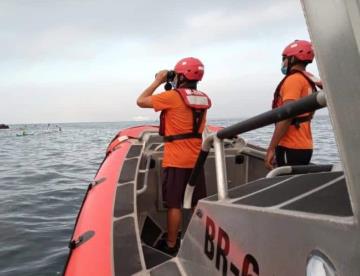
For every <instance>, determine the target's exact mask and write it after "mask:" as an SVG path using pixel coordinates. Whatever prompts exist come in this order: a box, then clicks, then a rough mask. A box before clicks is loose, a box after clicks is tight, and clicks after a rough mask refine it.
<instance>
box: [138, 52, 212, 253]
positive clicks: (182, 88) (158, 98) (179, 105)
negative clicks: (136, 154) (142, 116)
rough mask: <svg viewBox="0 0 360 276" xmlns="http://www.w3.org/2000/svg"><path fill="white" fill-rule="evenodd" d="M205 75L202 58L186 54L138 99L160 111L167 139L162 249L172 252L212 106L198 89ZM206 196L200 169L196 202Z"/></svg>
mask: <svg viewBox="0 0 360 276" xmlns="http://www.w3.org/2000/svg"><path fill="white" fill-rule="evenodd" d="M203 75H204V65H203V64H202V62H201V61H200V60H199V59H197V58H193V57H189V58H184V59H182V60H180V61H179V62H178V63H177V64H176V65H175V68H174V71H168V70H162V71H160V72H158V73H157V74H156V76H155V80H154V81H153V83H152V84H151V85H150V86H149V87H148V88H146V89H145V90H144V92H143V93H142V94H141V95H140V96H139V97H138V99H137V104H138V106H140V107H142V108H153V109H154V110H155V111H161V115H160V128H159V134H160V135H161V136H164V142H165V143H164V156H163V161H162V167H163V171H162V188H163V199H164V203H165V205H166V207H167V208H168V210H167V230H168V235H167V240H166V241H163V243H162V244H161V245H160V248H159V249H160V250H162V251H164V252H166V253H168V254H171V255H175V254H176V252H177V250H178V247H179V244H178V242H177V236H178V231H179V228H180V224H181V217H182V212H181V208H182V204H183V197H184V192H185V188H186V184H187V182H188V180H189V178H190V174H191V171H192V169H193V168H194V166H195V162H196V160H197V157H198V155H199V152H200V150H201V143H202V132H203V130H204V127H205V122H206V112H207V109H209V108H210V107H211V100H210V99H209V97H208V96H207V95H206V94H205V93H203V92H201V91H199V90H197V84H198V82H199V81H201V80H202V78H203ZM169 80H170V81H172V83H173V86H174V89H173V88H172V86H171V85H170V83H169ZM164 82H167V83H166V85H165V89H166V90H167V91H165V92H161V93H159V94H156V95H153V93H154V92H155V90H156V89H157V88H158V87H159V86H160V85H161V84H162V83H164ZM169 86H170V87H169ZM205 196H206V189H205V176H204V172H201V174H200V176H199V177H198V183H197V184H196V187H195V190H194V195H193V202H192V203H193V206H195V205H196V203H197V201H198V200H199V199H201V198H203V197H205Z"/></svg>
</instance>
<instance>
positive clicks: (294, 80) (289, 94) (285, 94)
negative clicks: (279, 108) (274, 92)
mask: <svg viewBox="0 0 360 276" xmlns="http://www.w3.org/2000/svg"><path fill="white" fill-rule="evenodd" d="M299 77H302V76H298V74H295V75H292V76H290V77H288V78H287V79H286V80H285V82H284V84H283V86H282V88H281V91H280V94H281V99H282V102H285V101H289V100H298V99H300V98H301V92H302V88H303V81H302V79H301V78H299Z"/></svg>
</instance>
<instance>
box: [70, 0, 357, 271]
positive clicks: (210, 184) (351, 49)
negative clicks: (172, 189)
mask: <svg viewBox="0 0 360 276" xmlns="http://www.w3.org/2000/svg"><path fill="white" fill-rule="evenodd" d="M301 2H302V5H303V9H304V12H305V17H306V20H307V24H308V28H309V31H310V35H311V38H312V42H313V44H314V46H315V52H316V55H317V63H318V65H319V71H320V75H321V78H322V80H323V82H324V91H320V92H317V93H313V94H312V95H310V96H308V97H304V98H302V99H301V100H299V101H296V102H293V103H289V104H287V105H285V106H283V107H279V108H276V109H273V110H271V111H268V112H265V113H262V114H260V115H258V116H255V117H253V118H250V119H248V120H245V121H243V122H239V123H237V124H235V125H232V126H229V127H226V128H223V129H216V128H210V131H209V132H208V133H207V134H206V135H205V136H204V137H203V138H204V139H203V145H202V149H201V152H200V154H199V157H198V160H197V162H196V166H195V168H194V170H193V172H192V175H191V177H190V180H189V183H188V184H187V187H186V191H185V196H184V208H188V207H189V202H191V198H192V192H193V190H194V185H195V184H194V183H196V182H195V181H194V179H196V177H197V172H198V171H199V168H202V167H204V168H205V178H206V185H207V192H208V197H206V198H204V199H202V200H200V201H199V203H198V205H197V206H196V208H195V210H194V212H193V213H192V212H191V210H189V211H187V212H184V218H183V224H182V226H181V236H180V237H179V238H180V239H181V246H180V249H179V252H178V254H177V256H169V255H167V254H164V253H163V252H161V251H159V250H158V249H157V247H158V246H157V245H158V243H159V242H160V241H161V240H162V239H164V238H165V237H166V209H165V208H164V205H163V200H162V195H161V192H160V191H161V189H160V183H161V182H160V179H161V161H162V155H163V142H162V138H161V137H160V136H159V135H158V134H157V131H158V129H157V127H155V126H139V127H133V128H129V129H125V130H122V131H120V132H119V133H118V135H116V137H115V138H114V140H113V141H112V142H111V143H110V145H109V147H108V149H107V152H106V157H105V159H104V161H103V163H102V165H101V166H100V169H99V171H98V172H97V174H96V177H95V179H94V181H93V182H92V183H91V184H90V185H89V187H88V190H87V193H86V196H85V198H84V201H83V204H82V206H81V209H80V212H79V215H78V217H77V219H76V223H75V228H74V232H73V235H72V238H71V241H70V244H69V247H70V252H69V257H68V260H67V263H66V265H65V270H64V274H65V275H67V276H73V275H78V276H79V275H80V276H83V275H86V276H88V275H101V276H102V275H104V276H107V275H155V276H156V275H241V276H250V275H252V276H259V275H262V276H263V275H265V276H267V275H269V276H273V275H276V276H289V275H291V276H303V275H306V276H314V275H316V276H335V275H346V276H348V275H349V276H352V275H354V276H355V275H360V269H359V263H360V235H359V233H360V224H359V221H360V207H359V206H360V167H359V156H360V139H359V137H360V128H359V126H358V117H359V106H360V93H359V87H360V78H359V72H360V56H359V53H360V50H359V49H360V24H359V22H360V7H359V5H358V1H357V0H346V1H337V0H317V1H313V0H302V1H301ZM326 105H328V108H329V114H330V117H331V121H332V124H333V129H334V133H335V137H336V141H337V143H338V146H339V152H340V157H341V161H342V167H343V169H341V168H340V169H339V168H335V167H334V166H332V165H309V166H300V167H299V166H294V167H289V166H285V167H279V168H275V169H274V170H272V171H270V172H268V171H267V170H266V169H265V167H264V164H263V158H264V154H265V151H264V149H262V148H259V147H257V146H254V145H251V144H248V143H246V141H244V140H243V139H241V138H240V137H241V136H239V135H241V134H242V133H245V132H247V131H251V130H254V129H257V128H259V127H263V126H265V125H270V124H273V123H276V122H279V121H282V120H284V119H289V118H292V117H295V116H298V115H300V114H303V113H307V112H312V111H315V110H316V109H319V108H322V107H324V106H326Z"/></svg>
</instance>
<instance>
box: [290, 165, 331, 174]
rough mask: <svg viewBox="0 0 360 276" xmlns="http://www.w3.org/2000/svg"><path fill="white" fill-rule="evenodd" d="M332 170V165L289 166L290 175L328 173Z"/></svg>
mask: <svg viewBox="0 0 360 276" xmlns="http://www.w3.org/2000/svg"><path fill="white" fill-rule="evenodd" d="M332 168H333V165H313V164H311V165H297V166H291V173H292V174H305V173H317V172H329V171H331V170H332Z"/></svg>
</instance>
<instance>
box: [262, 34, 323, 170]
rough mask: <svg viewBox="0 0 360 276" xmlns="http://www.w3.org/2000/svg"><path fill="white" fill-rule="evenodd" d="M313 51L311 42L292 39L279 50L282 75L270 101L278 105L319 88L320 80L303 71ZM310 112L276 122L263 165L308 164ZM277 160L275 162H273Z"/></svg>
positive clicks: (310, 142) (310, 154)
mask: <svg viewBox="0 0 360 276" xmlns="http://www.w3.org/2000/svg"><path fill="white" fill-rule="evenodd" d="M313 59H314V51H313V47H312V45H311V43H310V42H308V41H306V40H295V41H294V42H292V43H291V44H289V45H288V46H287V47H285V49H284V51H283V53H282V60H283V61H282V66H281V72H282V73H283V74H284V75H285V77H284V78H283V79H282V80H281V81H280V83H279V84H278V86H277V88H276V90H275V93H274V99H273V103H272V108H277V107H280V106H283V105H286V104H287V103H290V102H292V101H296V100H299V99H301V98H302V97H305V96H308V95H310V94H311V93H313V92H315V91H317V87H318V88H320V89H321V88H322V84H321V81H320V80H319V79H317V78H316V77H314V75H312V74H311V73H309V72H307V71H306V66H307V65H308V64H309V63H312V61H313ZM312 117H313V113H306V114H302V115H300V116H298V117H295V118H291V119H288V120H284V121H281V122H278V123H276V125H275V130H274V133H273V135H272V138H271V141H270V144H269V147H268V149H267V152H266V156H265V166H266V168H268V169H272V168H273V166H274V163H276V165H277V166H284V165H308V164H309V163H310V160H311V157H312V152H313V141H312V134H311V125H310V123H311V119H312ZM275 160H276V162H274V161H275Z"/></svg>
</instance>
